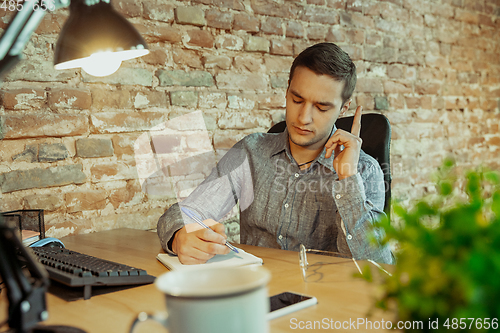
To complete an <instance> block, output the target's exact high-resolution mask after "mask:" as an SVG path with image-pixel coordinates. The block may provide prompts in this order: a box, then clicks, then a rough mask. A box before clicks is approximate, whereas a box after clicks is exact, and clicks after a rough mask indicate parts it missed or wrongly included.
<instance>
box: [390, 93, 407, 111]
mask: <svg viewBox="0 0 500 333" xmlns="http://www.w3.org/2000/svg"><path fill="white" fill-rule="evenodd" d="M388 100H389V105H390V106H391V107H393V108H394V109H403V108H404V107H405V99H404V97H403V96H402V95H399V94H398V95H396V96H389V97H388Z"/></svg>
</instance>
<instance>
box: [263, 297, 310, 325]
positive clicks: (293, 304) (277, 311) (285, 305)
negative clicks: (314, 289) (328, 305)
mask: <svg viewBox="0 0 500 333" xmlns="http://www.w3.org/2000/svg"><path fill="white" fill-rule="evenodd" d="M269 301H270V303H271V308H270V309H271V311H270V312H269V313H268V315H267V319H268V320H271V319H275V318H278V317H281V316H284V315H287V314H289V313H292V312H295V311H298V310H300V309H304V308H307V307H308V306H311V305H314V304H317V303H318V300H317V299H316V297H312V296H306V295H301V294H296V293H292V292H284V293H281V294H277V295H274V296H271V297H269Z"/></svg>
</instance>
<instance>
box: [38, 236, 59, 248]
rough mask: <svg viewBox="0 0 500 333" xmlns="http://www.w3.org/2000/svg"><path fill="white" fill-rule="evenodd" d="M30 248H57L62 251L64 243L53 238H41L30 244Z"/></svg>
mask: <svg viewBox="0 0 500 333" xmlns="http://www.w3.org/2000/svg"><path fill="white" fill-rule="evenodd" d="M30 247H58V248H62V249H64V248H65V246H64V243H63V242H61V241H60V240H59V239H57V238H54V237H47V238H42V239H40V240H38V241H36V242H34V243H32V244H30Z"/></svg>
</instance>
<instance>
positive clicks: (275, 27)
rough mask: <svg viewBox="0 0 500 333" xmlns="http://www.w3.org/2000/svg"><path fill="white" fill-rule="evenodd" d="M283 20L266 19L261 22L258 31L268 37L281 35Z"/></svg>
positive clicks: (275, 18)
mask: <svg viewBox="0 0 500 333" xmlns="http://www.w3.org/2000/svg"><path fill="white" fill-rule="evenodd" d="M282 25H283V20H282V19H280V18H277V17H267V18H266V19H265V21H263V22H262V24H261V27H260V30H262V32H264V33H266V34H270V35H283V27H282Z"/></svg>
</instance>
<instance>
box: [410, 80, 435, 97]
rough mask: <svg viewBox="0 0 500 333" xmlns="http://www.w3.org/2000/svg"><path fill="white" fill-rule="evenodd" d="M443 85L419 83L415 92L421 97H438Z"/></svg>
mask: <svg viewBox="0 0 500 333" xmlns="http://www.w3.org/2000/svg"><path fill="white" fill-rule="evenodd" d="M440 89H441V84H439V83H435V82H419V83H417V84H416V85H415V92H416V93H417V94H419V95H437V94H438V93H439V90H440Z"/></svg>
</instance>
